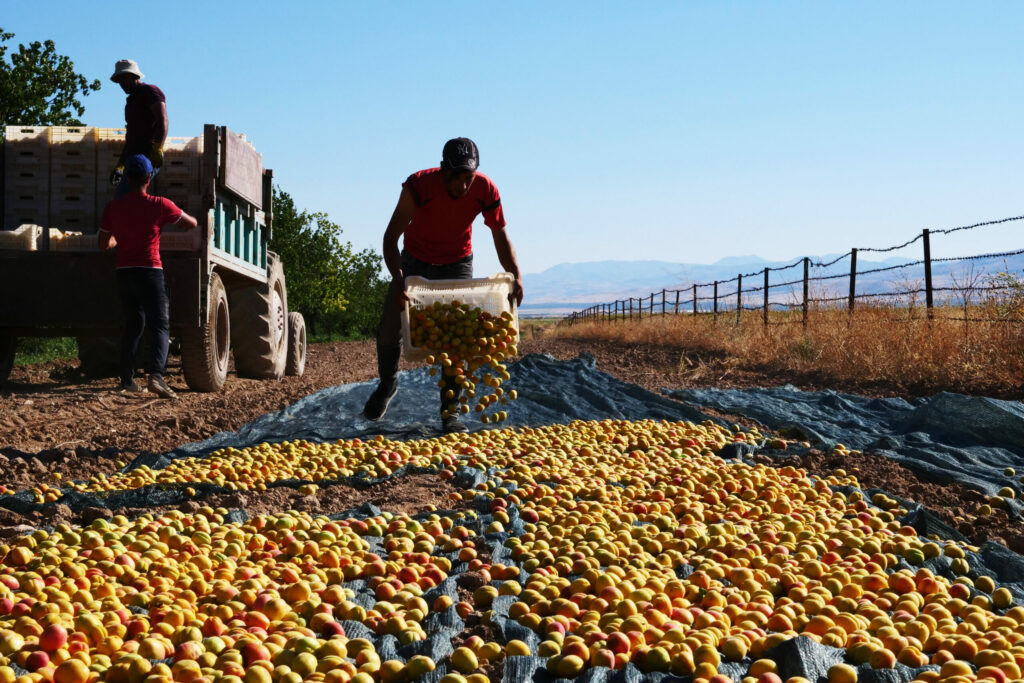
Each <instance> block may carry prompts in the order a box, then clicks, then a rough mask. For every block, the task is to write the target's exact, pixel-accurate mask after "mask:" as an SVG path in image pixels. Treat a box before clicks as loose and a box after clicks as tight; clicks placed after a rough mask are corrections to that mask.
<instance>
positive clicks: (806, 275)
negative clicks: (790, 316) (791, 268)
mask: <svg viewBox="0 0 1024 683" xmlns="http://www.w3.org/2000/svg"><path fill="white" fill-rule="evenodd" d="M810 272H811V259H809V258H808V257H806V256H804V328H805V329H806V328H807V282H808V278H809V277H810Z"/></svg>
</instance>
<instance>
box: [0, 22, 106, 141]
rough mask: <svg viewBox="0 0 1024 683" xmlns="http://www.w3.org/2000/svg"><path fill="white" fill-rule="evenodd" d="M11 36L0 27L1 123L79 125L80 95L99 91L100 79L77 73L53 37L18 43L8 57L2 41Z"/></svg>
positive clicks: (12, 35)
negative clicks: (16, 48) (28, 42)
mask: <svg viewBox="0 0 1024 683" xmlns="http://www.w3.org/2000/svg"><path fill="white" fill-rule="evenodd" d="M13 37H14V34H13V33H5V32H4V31H3V29H2V28H0V124H11V125H24V126H75V125H81V123H82V122H81V121H80V120H79V119H78V117H80V116H81V115H82V114H84V113H85V107H84V106H83V105H82V103H81V101H80V99H79V98H80V96H84V95H88V94H89V92H90V91H95V90H99V89H100V82H99V80H98V79H95V80H93V81H92V82H91V83H90V82H89V80H88V79H87V78H86V77H85V76H83V75H81V74H79V73H77V72H76V71H75V65H74V63H73V62H72V61H71V59H70V58H68V57H66V56H64V55H60V54H57V49H56V46H55V45H54V43H53V41H52V40H47V41H45V42H42V43H40V42H39V41H35V42H33V43H30V44H29V45H28V46H25V45H24V44H21V45H18V51H17V52H12V53H11V54H10V57H9V58H8V54H7V50H8V46H7V45H6V44H5V43H7V41H9V40H10V39H11V38H13ZM0 135H2V129H0Z"/></svg>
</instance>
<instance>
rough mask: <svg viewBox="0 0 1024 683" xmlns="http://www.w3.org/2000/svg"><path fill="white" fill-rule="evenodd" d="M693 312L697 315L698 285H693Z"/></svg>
mask: <svg viewBox="0 0 1024 683" xmlns="http://www.w3.org/2000/svg"><path fill="white" fill-rule="evenodd" d="M693 314H694V315H697V285H696V284H694V285H693Z"/></svg>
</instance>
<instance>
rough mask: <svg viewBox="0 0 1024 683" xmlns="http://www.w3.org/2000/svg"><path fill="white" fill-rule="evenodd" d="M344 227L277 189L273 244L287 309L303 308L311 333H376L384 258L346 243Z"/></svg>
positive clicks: (349, 335)
mask: <svg viewBox="0 0 1024 683" xmlns="http://www.w3.org/2000/svg"><path fill="white" fill-rule="evenodd" d="M341 233H342V230H341V227H340V226H339V225H338V224H336V223H333V222H331V220H330V219H329V218H328V217H327V214H324V213H310V212H308V211H304V210H303V211H300V210H298V209H297V208H296V206H295V201H294V200H293V199H292V197H291V195H289V194H288V193H287V192H284V191H283V190H281V189H280V188H278V187H275V188H274V222H273V236H272V238H271V240H270V249H271V250H272V251H275V252H277V253H278V254H279V255H280V256H281V260H282V261H283V262H284V272H285V282H286V283H287V287H288V308H289V309H290V310H293V311H299V312H301V313H302V315H303V316H304V317H305V319H306V324H307V326H308V327H309V331H310V333H311V334H321V333H334V334H340V335H343V336H346V337H365V336H369V335H371V334H372V332H373V329H374V327H375V326H376V324H377V320H378V319H379V317H380V307H381V306H382V305H383V301H384V295H385V293H386V291H387V283H386V282H385V281H384V280H383V279H382V278H381V263H382V258H381V256H380V255H379V254H376V253H374V252H373V251H370V250H368V249H366V250H363V251H355V249H354V248H353V247H352V243H351V242H343V241H342V238H341Z"/></svg>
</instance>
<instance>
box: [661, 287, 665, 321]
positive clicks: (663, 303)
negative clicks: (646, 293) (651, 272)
mask: <svg viewBox="0 0 1024 683" xmlns="http://www.w3.org/2000/svg"><path fill="white" fill-rule="evenodd" d="M661 314H662V315H665V290H664V289H663V290H661Z"/></svg>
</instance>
